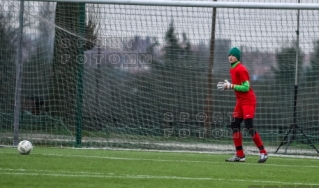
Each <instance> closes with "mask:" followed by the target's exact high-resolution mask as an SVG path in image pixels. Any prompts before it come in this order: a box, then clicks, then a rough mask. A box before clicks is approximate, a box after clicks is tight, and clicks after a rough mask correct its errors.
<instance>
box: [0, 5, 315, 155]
mask: <svg viewBox="0 0 319 188" xmlns="http://www.w3.org/2000/svg"><path fill="white" fill-rule="evenodd" d="M277 2H278V3H269V2H265V1H262V0H260V1H251V2H238V1H236V2H235V1H227V2H220V1H169V0H162V1H139V0H131V1H121V0H112V1H107V0H92V1H84V0H63V1H62V0H52V1H45V0H43V1H39V0H36V1H16V0H2V1H1V2H0V41H1V43H0V78H1V82H0V91H1V92H0V145H5V146H14V145H16V144H17V143H18V141H20V140H24V139H26V140H30V141H31V142H32V143H33V144H34V145H36V146H49V147H82V148H111V149H147V150H170V151H199V152H228V153H229V152H234V151H235V149H234V146H233V140H232V132H231V130H230V123H231V121H232V118H231V115H232V112H233V109H234V106H235V104H236V98H235V94H234V91H219V90H217V87H216V85H217V83H218V82H219V81H224V80H225V79H227V80H231V79H230V74H229V70H230V64H229V62H228V51H229V49H230V48H231V47H233V46H237V47H238V48H239V49H240V50H241V62H242V63H243V64H244V65H245V66H246V67H247V69H248V71H249V73H250V84H251V87H252V88H253V90H254V92H255V94H256V96H257V107H256V114H255V118H254V126H255V128H256V129H257V131H258V132H259V133H260V135H261V137H262V140H263V142H264V145H265V147H266V149H267V150H268V151H269V152H270V153H273V152H275V151H276V149H277V148H278V146H279V145H280V144H281V143H282V141H283V140H284V139H286V140H287V142H285V143H284V145H282V146H281V148H280V149H279V151H278V153H287V154H301V155H317V154H318V153H317V151H316V150H314V149H313V147H311V146H310V143H312V144H313V145H314V146H315V147H317V148H319V35H318V33H319V17H318V15H319V4H318V3H319V1H318V0H312V1H305V2H303V0H301V2H300V3H298V1H288V0H281V1H277ZM292 125H298V128H299V129H291V127H292ZM300 130H301V131H300ZM242 132H243V135H244V138H243V146H244V150H246V151H247V152H251V153H256V152H258V149H257V148H256V147H255V146H254V144H253V141H252V140H251V138H250V136H249V134H248V133H247V131H245V129H244V125H243V124H242ZM302 133H304V134H302ZM288 146H289V147H288Z"/></svg>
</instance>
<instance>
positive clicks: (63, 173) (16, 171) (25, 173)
mask: <svg viewBox="0 0 319 188" xmlns="http://www.w3.org/2000/svg"><path fill="white" fill-rule="evenodd" d="M0 174H2V175H22V176H41V175H42V176H53V177H75V178H78V177H82V178H83V177H84V178H121V179H174V180H193V181H224V182H225V181H228V182H251V183H272V184H290V185H291V184H293V185H319V184H318V183H302V182H283V181H270V180H248V179H223V178H210V177H206V178H194V177H182V176H152V175H130V174H123V175H114V174H112V173H107V174H103V173H91V172H68V171H61V172H59V171H48V170H26V169H8V168H4V169H2V168H0Z"/></svg>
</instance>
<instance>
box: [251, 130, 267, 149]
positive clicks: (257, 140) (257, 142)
mask: <svg viewBox="0 0 319 188" xmlns="http://www.w3.org/2000/svg"><path fill="white" fill-rule="evenodd" d="M252 139H253V141H254V142H255V145H256V146H257V148H258V149H259V152H260V153H267V152H266V150H265V148H264V145H263V142H262V141H261V138H260V135H259V134H258V133H257V132H256V133H255V135H254V137H253V138H252Z"/></svg>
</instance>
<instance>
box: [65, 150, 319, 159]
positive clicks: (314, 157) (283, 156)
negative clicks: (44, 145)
mask: <svg viewBox="0 0 319 188" xmlns="http://www.w3.org/2000/svg"><path fill="white" fill-rule="evenodd" d="M59 148H60V147H59ZM65 148H67V149H76V150H90V149H91V150H101V148H70V147H65ZM102 149H104V150H113V151H142V152H143V151H144V152H160V153H186V154H219V155H224V154H234V151H232V152H230V151H228V152H227V151H207V152H205V151H187V150H149V149H146V150H143V149H123V148H118V149H116V148H102ZM245 153H246V154H249V155H256V156H257V155H258V156H259V153H256V152H251V151H246V152H245ZM268 155H269V156H274V157H278V158H279V157H280V158H285V160H286V159H287V158H291V159H292V160H298V159H313V160H317V161H319V155H318V156H303V155H284V154H270V153H269V154H268ZM278 158H277V159H278Z"/></svg>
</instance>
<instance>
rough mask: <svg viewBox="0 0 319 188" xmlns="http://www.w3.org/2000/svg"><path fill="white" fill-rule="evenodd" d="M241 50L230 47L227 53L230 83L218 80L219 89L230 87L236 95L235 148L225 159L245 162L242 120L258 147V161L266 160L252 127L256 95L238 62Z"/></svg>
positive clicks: (264, 152)
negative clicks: (231, 155) (229, 156)
mask: <svg viewBox="0 0 319 188" xmlns="http://www.w3.org/2000/svg"><path fill="white" fill-rule="evenodd" d="M240 56H241V52H240V50H239V49H238V48H237V47H234V48H231V49H230V50H229V53H228V60H229V62H230V63H231V68H230V75H231V81H232V83H230V82H228V81H227V80H225V81H224V82H218V84H217V88H218V89H219V90H228V89H232V90H234V91H235V95H236V106H235V109H234V113H233V121H232V122H231V129H232V132H233V140H234V145H235V148H236V154H235V155H234V156H233V157H231V158H229V159H226V161H228V162H245V160H246V159H245V154H244V151H243V146H242V133H241V131H240V124H241V123H242V122H243V121H244V124H245V128H246V129H247V130H248V133H249V135H250V136H251V138H252V140H253V141H254V143H255V145H256V146H257V147H258V149H259V152H260V159H259V161H258V162H259V163H263V162H265V161H266V160H267V158H268V154H267V152H266V150H265V148H264V146H263V143H262V140H261V138H260V135H259V134H258V132H257V131H256V130H255V129H254V126H253V119H254V114H255V108H256V96H255V93H254V91H253V90H252V88H251V87H250V83H249V73H248V71H247V69H246V67H245V66H244V65H243V64H242V63H241V62H240Z"/></svg>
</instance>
